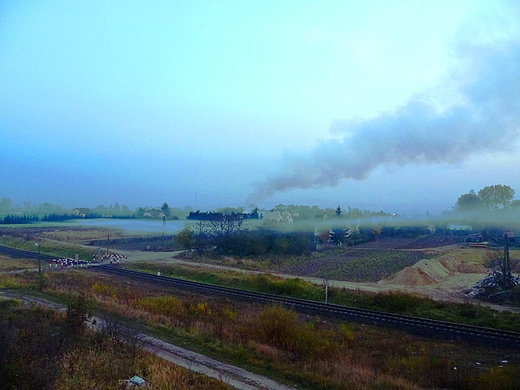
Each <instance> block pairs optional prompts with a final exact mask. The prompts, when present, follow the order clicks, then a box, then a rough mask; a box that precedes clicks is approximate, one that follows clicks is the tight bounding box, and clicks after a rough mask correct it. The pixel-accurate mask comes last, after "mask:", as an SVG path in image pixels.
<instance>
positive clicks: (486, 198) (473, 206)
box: [454, 184, 520, 212]
mask: <svg viewBox="0 0 520 390" xmlns="http://www.w3.org/2000/svg"><path fill="white" fill-rule="evenodd" d="M514 197H515V190H514V189H512V188H511V187H510V186H508V185H502V184H496V185H492V186H486V187H484V188H482V189H481V190H479V191H478V192H477V193H476V192H475V191H474V190H470V191H469V192H468V193H466V194H462V195H461V196H459V198H458V199H457V203H455V206H454V209H455V211H461V212H468V211H500V210H520V200H514V199H513V198H514Z"/></svg>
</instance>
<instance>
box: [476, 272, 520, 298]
mask: <svg viewBox="0 0 520 390" xmlns="http://www.w3.org/2000/svg"><path fill="white" fill-rule="evenodd" d="M518 286H520V278H519V277H517V276H513V275H512V274H511V273H509V272H508V273H506V274H505V275H504V273H502V272H501V271H498V270H493V271H491V272H490V273H488V274H487V276H486V277H485V278H484V279H482V280H480V281H478V282H477V283H476V284H475V285H474V286H473V287H472V288H471V290H469V292H468V293H467V294H466V295H467V296H468V297H469V298H475V299H481V300H483V301H490V302H497V303H502V302H504V301H506V300H510V296H511V295H512V292H513V290H514V289H515V287H518ZM504 287H506V288H504Z"/></svg>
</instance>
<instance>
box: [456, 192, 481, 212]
mask: <svg viewBox="0 0 520 390" xmlns="http://www.w3.org/2000/svg"><path fill="white" fill-rule="evenodd" d="M480 206H481V201H480V198H479V197H478V196H477V194H475V191H473V190H470V191H469V193H467V194H464V195H461V196H459V199H457V203H456V204H455V209H456V210H458V211H475V210H477V209H478V208H479V207H480Z"/></svg>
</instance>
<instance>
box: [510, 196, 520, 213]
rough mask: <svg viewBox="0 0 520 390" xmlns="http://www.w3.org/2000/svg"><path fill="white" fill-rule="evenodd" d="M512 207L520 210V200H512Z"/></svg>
mask: <svg viewBox="0 0 520 390" xmlns="http://www.w3.org/2000/svg"><path fill="white" fill-rule="evenodd" d="M511 209H512V210H516V211H520V200H518V199H516V200H513V201H512V202H511Z"/></svg>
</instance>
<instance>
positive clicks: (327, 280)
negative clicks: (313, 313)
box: [323, 278, 329, 303]
mask: <svg viewBox="0 0 520 390" xmlns="http://www.w3.org/2000/svg"><path fill="white" fill-rule="evenodd" d="M323 285H324V286H325V303H328V301H329V279H326V278H325V279H323Z"/></svg>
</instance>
